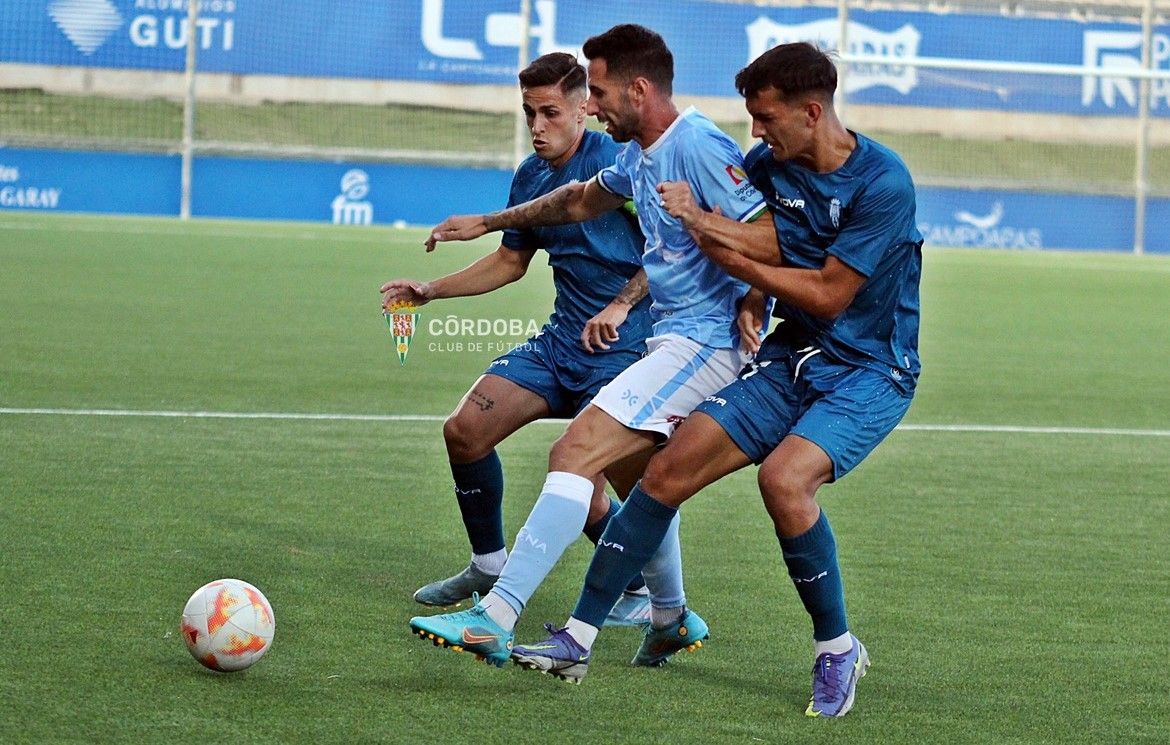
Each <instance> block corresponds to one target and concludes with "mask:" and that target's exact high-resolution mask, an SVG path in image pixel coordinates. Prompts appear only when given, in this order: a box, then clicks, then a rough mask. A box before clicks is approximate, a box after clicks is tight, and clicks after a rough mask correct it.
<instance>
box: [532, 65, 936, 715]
mask: <svg viewBox="0 0 1170 745" xmlns="http://www.w3.org/2000/svg"><path fill="white" fill-rule="evenodd" d="M835 85H836V75H835V71H834V69H833V63H832V60H831V59H829V57H828V56H827V55H826V54H825V53H824V52H822V51H820V50H819V49H817V48H816V47H814V46H812V45H811V44H807V43H798V44H784V45H781V46H779V47H776V48H775V49H772V50H770V51H768V52H766V53H764V54H763V55H762V56H760V57H759V58H758V59H756V60H755V61H753V62H752V63H751V64H750V65H748V66H747V67H746V68H745V69H744V70H743V71H742V72H740V74H739V75H738V76H737V78H736V86H737V87H738V88H739V90H740V91H741V92H742V93H743V95H744V96H745V103H746V106H747V110H748V113H750V114H751V116H752V134H753V136H755V137H759V138H761V139H762V140H763V141H762V142H761V143H760V144H758V145H756V146H755V147H754V148H752V150H751V151H750V152H749V153H748V155H747V157H746V158H745V170H746V172H747V176H748V179H749V180H750V181H751V183H753V184H754V185H755V186H756V188H758V189H759V190H760V191H761V192H762V193H763V194H765V195H766V196H767V197H768V202H769V205H770V206H771V208H772V212H773V222H774V228H775V229H774V230H773V231H771V234H770V235H769V236H767V237H766V240H763V241H762V242H761V238H760V236H759V234H753V235H751V236H747V235H745V232H746V231H745V230H744V227H743V226H742V225H740V224H738V223H736V222H735V221H734V220H729V219H727V218H726V217H724V216H720V215H718V214H716V213H715V212H713V211H711V210H709V209H706V208H705V207H704V206H703V205H701V204H696V200H695V199H694V195H693V194H692V192H691V189H690V186H689V185H687V184H685V183H681V182H677V183H671V184H666V185H664V187H663V188H662V189H661V193H662V198H663V202H664V207H665V209H666V211H667V212H669V213H670V214H671V215H673V216H675V217H676V218H677V219H679V220H680V221H681V222H682V224H683V225H685V226H686V227H687V228H688V229H690V230H691V231H693V232H695V233H696V234H697V235H698V236H699V237H700V245H701V246H702V248H703V251H704V252H705V253H706V255H708V256H709V257H711V259H712V260H714V261H715V262H716V263H718V264H719V265H720V266H722V267H724V268H725V269H726V270H727V271H728V272H729V273H730V274H731V275H732V276H735V277H738V278H739V279H742V280H744V281H746V282H749V283H751V285H752V286H753V287H756V288H758V289H759V290H761V291H763V292H766V293H768V294H769V295H771V296H772V297H774V298H775V300H776V305H775V310H774V314H775V316H776V317H777V318H778V319H779V323H778V325H777V327H776V330H775V331H773V332H772V333H771V334H770V335H769V336H768V337H767V338H766V339H765V341H764V343H763V345H762V347H761V348H760V351H759V352H758V353H757V355H756V359H755V360H754V361H753V363H752V364H751V365H750V366H749V367H748V368H747V369H746V370H745V371H744V372H743V373H742V374H741V375H740V376H739V379H738V380H736V381H735V382H733V383H731V384H730V385H728V386H727V387H726V388H723V389H722V390H720V391H718V392H716V393H715V394H714V395H711V396H708V397H707V399H706V400H705V401H704V402H703V403H702V404H700V405H699V406H698V407H697V408H696V409H695V412H694V413H693V414H692V415H691V416H689V417H688V418H687V420H686V422H684V423H683V424H682V426H680V427H679V430H678V432H676V433H675V435H674V437H672V438H671V439H670V440H669V441H668V442H667V444H666V447H665V448H664V449H663V450H661V451H660V452H658V453H657V454H656V455H655V456H654V457H653V458H652V459H651V460H650V463H649V465H648V466H647V469H646V472H645V475H644V476H643V477H642V479H641V481H640V482H639V483H638V484H637V485H636V486H635V487H634V489H633V490H632V491H631V492H630V496H629V498H628V499H627V500H626V502H625V504H624V505H623V507H622V509H621V510H620V511H619V512H618V514H617V515H616V516H615V517H614V518H613V519H612V520H611V521H610V523H609V527H607V528H606V530H605V533H604V534H603V535H602V537H601V539H600V540H599V541H598V548H597V550H596V551H595V552H594V555H593V562H592V563H591V565H590V567H589V572H588V574H587V576H586V579H585V587H584V589H583V590H582V593H581V597H580V599H579V601H578V603H577V607H576V609H575V610H574V611H573V615H572V617H571V618H570V620H569V623H568V624H567V625H566V628H564V629H559V630H554V633H553V635H552V636H551V637H550V638H549V639H548V640H546V641H544V642H541V643H539V644H535V645H518V646H516V647H515V649H514V650H513V659H515V660H516V661H517V662H520V663H521V664H524V665H527V666H531V667H536V668H538V669H542V670H546V671H555V670H557V669H573V670H575V671H577V674H578V675H584V673H585V669H586V667H587V666H588V662H589V656H590V650H591V646H592V641H593V638H594V637H595V636H596V634H597V630H598V627H599V626H600V625H601V619H602V618H604V617H605V611H606V603H610V604H612V598H613V597H614V595H615V593H619V594H620V592H621V588H622V583H623V582H625V580H626V579H628V578H629V577H631V576H633V575H634V574H635V573H637V572H638V570H639V569H640V568H641V567H642V566H643V564H645V563H646V562H647V560H648V559H649V558H650V557H651V556H652V555H654V553H655V551H656V550H657V549H658V546H659V543H660V542H661V540H662V537H663V536H664V535H666V533H667V530H668V529H669V527H670V525H671V524H672V523H673V521H674V519H675V517H676V513H677V511H678V508H679V506H680V505H681V504H682V503H683V502H684V501H686V500H687V499H689V498H690V497H691V496H693V495H694V494H696V493H697V492H698V491H699V490H700V489H702V488H703V487H705V486H707V485H709V484H711V483H713V482H715V481H716V480H718V479H720V478H722V477H723V476H725V475H727V474H729V473H732V472H733V471H737V470H739V469H740V468H743V467H744V466H747V465H749V464H751V463H756V464H759V465H760V471H759V486H760V492H761V495H762V496H763V498H764V506H765V507H766V508H767V510H768V514H769V515H770V517H771V518H772V522H773V526H774V528H775V531H776V535H777V537H778V539H779V541H780V547H781V551H782V553H783V557H784V563H785V564H786V566H787V570H788V574H789V576H790V577H791V579H792V582H793V584H794V585H795V587H796V591H797V594H798V595H799V596H800V599H801V601H802V602H803V603H804V607H805V609H806V611H807V612H808V613H809V615H810V617H811V619H812V626H813V640H814V646H815V651H814V656H815V662H814V665H813V681H812V689H813V691H812V700H811V701H810V702H809V705H808V708H807V710H806V714H808V715H809V716H814V717H815V716H843V715H844V714H845V713H846V712H848V711H849V709H850V707H852V706H853V701H854V694H855V691H856V685H857V680H858V679H859V678H860V677H861V676H862V675H863V674H864V673H865V670H866V667H867V666H868V664H869V656H868V653H867V651H866V649H865V647H864V646H862V644H861V642H859V641H858V640H857V637H856V636H854V635H853V633H852V632H851V631H850V629H849V624H848V621H847V618H846V614H845V594H844V586H843V583H842V580H841V570H840V566H839V564H838V561H837V548H836V539H835V538H834V536H833V531H832V529H831V528H830V526H829V521H828V518H827V516H826V515H825V513H824V512H823V511H822V510H821V508H820V506H819V505H818V503H817V500H816V493H817V490H818V489H819V487H820V486H821V485H823V484H826V483H829V482H832V481H835V480H837V479H839V478H841V477H842V476H844V475H845V474H846V473H848V472H849V471H850V470H852V469H853V468H854V467H855V466H856V465H857V464H858V463H860V462H861V460H862V459H863V458H865V456H866V455H868V454H869V453H870V452H871V451H872V450H873V449H874V448H875V447H877V445H878V443H880V442H881V441H882V439H884V438H885V437H886V435H888V434H889V433H890V432H891V431H893V429H894V427H895V426H896V425H897V423H898V422H899V421H900V420H901V419H902V417H903V415H905V413H906V411H907V409H908V408H909V407H910V401H911V398H912V397H913V394H914V389H915V386H916V381H917V379H918V374H919V369H920V364H919V357H918V322H919V278H920V275H921V266H922V252H921V248H922V236H921V235H919V232H918V229H917V227H916V224H915V199H914V184H913V183H912V181H911V179H910V173H909V171H908V170H907V169H906V166H905V164H904V163H903V162H902V160H901V159H900V158H899V157H898V156H897V155H896V154H895V153H894V152H893V151H891V150H889V149H887V148H885V147H883V146H882V145H879V144H878V143H876V142H874V141H873V140H870V139H868V138H867V137H865V136H863V135H860V134H856V133H854V132H851V131H849V130H848V129H846V128H845V127H844V125H843V124H842V123H841V122H840V120H839V119H838V118H837V115H836V113H835V112H834V109H833V90H834V87H835ZM740 238H744V239H750V240H751V241H753V242H756V243H758V244H759V245H757V246H756V248H757V249H761V250H762V249H765V248H768V247H770V250H771V251H776V250H779V252H780V257H781V261H780V262H772V261H760V260H758V259H757V258H754V257H752V256H751V255H748V253H747V252H744V251H739V250H736V248H735V246H736V245H737V241H738V240H739V239H740ZM777 263H778V264H779V265H777ZM731 538H732V539H734V536H732V537H731ZM616 546H621V550H615V549H614V547H616ZM550 628H551V627H550ZM581 628H584V629H585V631H586V633H584V634H582V633H580V632H579V629H581Z"/></svg>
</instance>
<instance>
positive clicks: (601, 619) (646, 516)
mask: <svg viewBox="0 0 1170 745" xmlns="http://www.w3.org/2000/svg"><path fill="white" fill-rule="evenodd" d="M677 512H678V510H676V509H675V508H673V507H667V506H666V505H664V504H661V503H659V502H655V501H654V499H652V498H651V497H650V496H649V495H647V494H646V492H644V491H642V485H641V483H639V484H637V485H635V486H634V488H633V490H632V491H631V492H630V496H629V497H628V498H627V499H626V502H625V504H623V505H622V508H621V509H620V510H618V513H617V514H616V515H614V516H613V519H611V520H610V521H609V526H608V527H606V529H605V532H604V533H602V535H601V538H600V540H598V542H597V550H596V551H594V552H593V561H592V563H590V564H589V573H588V574H586V575H585V587H584V588H583V589H582V590H581V597H580V598H579V599H578V600H577V607H576V608H575V609H574V610H573V618H576V619H577V620H578V621H584V622H585V623H587V624H589V625H591V626H596V627H597V628H601V625H602V624H603V623H605V617H606V616H607V615H609V611H610V609H612V608H613V604H614V603H616V602H617V599H618V598H619V597H620V596H621V594H622V589H623V588H624V587H625V586H626V585H627V584H629V582H630V580H631V579H633V577H634V575H635V574H637V573H638V572H640V571H641V570H642V567H643V566H644V565H645V564H646V562H647V561H649V560H650V557H651V556H653V555H654V552H655V551H657V550H658V546H659V544H661V543H662V537H663V536H664V535H666V531H667V529H668V528H669V527H670V521H671V520H673V519H674V516H675V513H677Z"/></svg>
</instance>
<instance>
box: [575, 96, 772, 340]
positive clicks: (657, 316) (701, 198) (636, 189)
mask: <svg viewBox="0 0 1170 745" xmlns="http://www.w3.org/2000/svg"><path fill="white" fill-rule="evenodd" d="M597 180H598V183H599V184H600V185H601V186H602V188H604V189H605V190H606V191H609V192H612V193H613V194H616V195H618V196H621V197H625V198H627V199H633V200H634V204H635V205H636V206H637V208H638V221H639V223H640V224H641V226H642V232H643V233H644V234H645V236H646V246H645V250H644V252H643V254H642V265H643V266H644V267H645V269H646V276H647V278H648V280H649V285H650V297H651V298H652V299H653V301H654V303H653V305H652V306H651V308H650V315H651V317H652V318H653V319H654V334H655V335H656V336H661V335H663V334H679V335H682V336H686V337H688V338H690V339H693V340H695V341H697V342H699V343H701V344H706V345H708V346H713V347H718V348H734V347H736V346H737V345H738V344H739V332H738V330H737V329H736V327H735V317H736V311H737V305H738V303H739V300H740V298H742V297H743V296H744V294H746V293H747V290H748V285H747V284H746V283H745V282H741V281H740V280H737V279H735V278H733V277H731V276H730V275H728V274H727V273H726V272H725V271H723V269H721V268H720V267H719V266H718V265H717V264H715V263H714V262H713V261H711V260H710V259H708V258H707V256H706V255H705V254H704V253H703V252H702V251H701V250H700V249H699V247H698V246H697V245H696V244H695V241H694V239H693V238H691V234H690V233H689V232H687V230H686V228H684V227H683V225H682V223H681V222H679V221H678V220H677V219H675V218H673V217H671V216H670V215H668V214H667V213H666V212H665V211H664V210H663V209H662V203H661V201H660V198H659V195H658V185H659V184H661V183H663V182H664V181H685V182H686V183H688V184H690V187H691V192H692V193H693V194H694V196H695V202H696V203H697V204H698V205H699V206H700V207H701V208H703V209H705V210H713V209H714V208H715V207H719V209H720V210H721V211H722V212H723V214H724V215H726V216H727V217H731V218H733V219H736V220H741V221H747V220H750V219H752V218H754V217H756V216H757V215H758V214H759V213H760V211H761V210H763V208H764V197H763V195H761V194H760V192H758V191H757V190H756V188H755V187H754V186H753V185H752V184H751V182H749V181H748V179H747V177H746V176H745V175H744V170H743V156H742V154H741V153H740V149H739V146H738V145H737V144H736V143H735V141H734V140H733V139H731V138H730V137H728V136H727V135H726V134H724V133H723V132H722V131H720V130H719V128H718V127H716V126H715V124H714V123H712V122H711V120H710V119H708V118H707V117H705V116H703V115H702V114H700V113H699V112H698V111H696V110H695V109H694V108H688V109H687V110H686V111H684V112H683V113H682V114H680V115H679V117H678V118H677V119H675V120H674V122H673V123H672V124H671V125H670V127H668V128H667V130H666V131H665V132H664V133H663V134H662V136H661V137H659V138H658V140H657V141H655V142H654V144H653V145H651V146H650V147H648V148H646V149H645V150H643V149H642V147H641V146H640V145H639V144H638V143H637V142H633V141H632V142H630V143H629V144H628V145H627V146H626V149H625V150H623V151H622V152H621V153H620V154H619V155H618V157H617V161H616V162H615V163H614V164H613V165H612V166H610V167H609V168H606V169H605V170H603V171H601V172H600V173H598V174H597Z"/></svg>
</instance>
